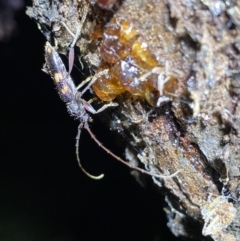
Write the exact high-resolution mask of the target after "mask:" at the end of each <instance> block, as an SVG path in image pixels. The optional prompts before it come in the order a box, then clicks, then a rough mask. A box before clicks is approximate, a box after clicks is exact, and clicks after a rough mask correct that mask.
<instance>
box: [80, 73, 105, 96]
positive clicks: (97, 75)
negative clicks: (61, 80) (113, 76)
mask: <svg viewBox="0 0 240 241" xmlns="http://www.w3.org/2000/svg"><path fill="white" fill-rule="evenodd" d="M107 73H108V69H105V70H102V71H100V72H98V73H97V74H95V75H94V76H93V77H92V79H91V78H90V79H91V81H90V83H89V84H88V85H87V86H86V87H85V88H84V89H83V91H81V93H82V95H83V94H84V93H85V92H86V91H87V90H88V89H89V88H90V86H92V85H93V84H94V82H95V81H96V80H97V79H98V77H100V76H101V75H104V74H107ZM86 83H87V82H86ZM84 84H85V83H84Z"/></svg>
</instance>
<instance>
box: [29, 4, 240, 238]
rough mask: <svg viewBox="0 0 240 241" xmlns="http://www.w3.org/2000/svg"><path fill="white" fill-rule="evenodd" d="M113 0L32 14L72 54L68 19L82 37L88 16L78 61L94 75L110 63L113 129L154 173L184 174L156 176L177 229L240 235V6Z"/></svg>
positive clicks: (102, 90) (36, 9) (103, 89)
mask: <svg viewBox="0 0 240 241" xmlns="http://www.w3.org/2000/svg"><path fill="white" fill-rule="evenodd" d="M99 2H100V1H99ZM111 2H113V4H112V5H111V4H109V5H104V4H103V5H98V4H97V3H96V2H94V1H87V0H79V1H77V0H72V1H71V0H65V1H58V0H52V1H49V0H33V5H32V7H29V8H28V9H27V14H28V15H29V16H30V17H31V18H34V19H35V20H36V21H37V22H38V25H39V28H40V30H41V31H42V32H43V34H44V35H45V36H46V39H47V40H48V41H50V40H54V43H55V45H56V47H57V50H58V52H60V53H65V54H66V52H67V50H68V48H69V46H70V45H71V43H72V40H73V36H71V34H69V31H67V29H66V27H65V26H64V24H65V25H66V26H67V27H68V28H69V29H70V30H71V32H72V33H76V31H77V27H78V25H79V24H80V21H81V19H82V16H83V15H84V13H86V12H87V18H86V20H85V21H84V22H83V26H82V29H81V36H80V37H79V39H78V41H77V42H76V46H77V47H78V48H79V50H80V54H79V56H78V57H79V59H80V58H82V59H83V60H84V62H86V63H87V64H88V66H89V69H90V71H91V72H99V71H100V70H102V69H109V75H108V76H106V77H104V78H102V79H101V80H99V81H98V82H97V83H96V84H94V86H93V89H94V91H95V93H96V94H97V96H98V97H99V98H100V99H102V100H105V101H111V100H112V99H115V100H114V101H116V102H117V103H118V104H119V106H120V109H121V111H119V110H118V111H115V113H114V116H115V117H114V119H113V120H112V123H111V127H112V129H115V130H117V131H118V132H119V133H124V135H127V136H128V137H129V138H131V141H130V142H129V144H130V145H132V147H134V148H135V149H138V150H142V152H141V154H138V159H139V160H140V162H142V163H143V164H144V165H145V169H146V170H148V171H150V172H154V173H157V174H160V175H165V176H169V175H171V174H173V173H175V172H177V171H179V173H177V174H176V176H174V177H171V178H167V177H166V178H156V177H153V180H154V182H155V184H156V185H157V186H159V188H160V189H161V190H163V193H164V195H165V201H166V204H165V205H166V208H165V211H166V214H167V217H168V220H169V221H168V226H169V228H170V229H171V231H172V232H173V234H174V235H175V236H183V237H186V238H189V239H193V240H205V239H206V240H207V239H208V236H211V238H212V239H213V240H216V241H217V240H221V241H223V240H224V241H225V240H240V235H239V233H240V232H239V231H240V220H239V216H240V213H239V212H240V208H239V200H238V199H239V194H240V186H239V176H240V171H239V167H240V161H239V160H240V156H239V155H240V138H239V137H240V136H239V127H240V121H239V120H240V118H239V116H240V105H239V101H238V100H239V94H240V71H239V70H238V68H239V65H240V3H239V2H238V1H228V2H226V1H221V0H206V1H203V0H202V1H200V0H188V1H186V0H123V1H111ZM101 7H105V8H108V9H103V8H101ZM63 23H64V24H63ZM126 76H127V77H126ZM121 81H122V82H121ZM123 81H125V82H124V84H123ZM134 81H135V82H134ZM101 83H103V84H104V86H101ZM129 155H130V154H127V155H126V157H127V158H128V159H131V158H130V157H129ZM202 235H203V236H202Z"/></svg>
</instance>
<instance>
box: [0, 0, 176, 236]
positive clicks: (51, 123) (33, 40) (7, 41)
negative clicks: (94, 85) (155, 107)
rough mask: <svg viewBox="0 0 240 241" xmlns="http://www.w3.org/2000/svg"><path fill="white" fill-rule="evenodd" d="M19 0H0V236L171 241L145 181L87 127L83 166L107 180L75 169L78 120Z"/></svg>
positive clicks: (103, 135)
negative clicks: (64, 100)
mask: <svg viewBox="0 0 240 241" xmlns="http://www.w3.org/2000/svg"><path fill="white" fill-rule="evenodd" d="M30 3H31V2H30ZM30 3H29V2H28V4H30ZM25 4H26V3H23V2H21V0H18V1H17V0H12V1H3V0H0V10H1V11H0V16H1V17H0V22H1V24H0V103H1V104H0V111H1V112H0V113H1V117H0V160H1V161H0V240H1V241H13V240H20V241H22V240H23V241H27V240H34V241H38V240H44V241H50V240H51V241H75V240H81V241H84V240H88V241H89V240H98V241H102V240H114V241H118V240H125V241H126V240H131V241H135V240H137V241H157V240H170V239H172V240H173V239H174V237H173V235H172V234H171V233H170V231H169V230H168V229H167V227H166V223H167V220H166V217H165V213H163V211H162V207H161V196H160V195H159V194H158V193H157V189H156V188H154V184H152V183H153V182H152V180H151V178H150V177H145V178H146V186H145V188H143V187H141V186H140V185H139V184H138V183H137V182H136V180H135V179H134V178H133V177H132V176H131V175H130V169H128V168H127V167H125V166H123V165H122V164H120V163H119V162H117V161H116V160H114V159H113V158H112V157H110V156H109V155H108V154H106V153H105V152H104V151H103V150H101V149H100V148H99V147H98V146H97V145H96V143H94V141H93V140H91V138H90V136H89V135H88V133H87V132H85V131H84V132H83V134H82V136H81V140H80V157H81V160H82V163H83V166H84V167H85V168H86V169H87V170H88V171H89V172H90V173H92V174H95V175H98V174H101V173H104V174H105V178H104V179H103V180H100V181H94V180H91V179H89V178H88V177H86V176H85V175H84V174H83V173H82V172H81V171H80V169H79V167H78V164H77V161H76V158H75V136H76V133H77V126H78V122H77V121H74V119H73V118H71V117H70V116H69V115H68V113H67V111H66V107H65V105H64V104H63V103H62V102H61V100H60V99H59V96H58V94H57V93H56V90H55V89H54V84H53V82H52V80H51V79H50V77H49V76H48V75H47V74H45V73H43V72H42V71H41V68H42V65H43V63H44V56H43V48H44V43H45V39H44V36H43V35H42V34H41V33H40V32H39V31H38V29H37V25H36V23H35V22H34V21H33V20H31V19H30V18H29V17H28V16H26V15H25ZM79 76H81V75H80V74H79ZM93 118H94V123H93V124H92V125H91V126H92V131H93V132H94V133H95V134H96V136H97V137H98V139H99V140H100V141H101V142H103V143H104V144H105V145H106V146H108V147H109V148H110V149H111V150H113V152H114V153H116V154H118V155H122V153H123V150H122V149H121V148H118V146H117V145H116V143H114V139H115V137H114V135H113V134H112V132H110V131H109V130H108V128H107V127H106V126H105V125H104V124H103V123H102V122H100V121H99V119H98V117H97V116H94V117H93Z"/></svg>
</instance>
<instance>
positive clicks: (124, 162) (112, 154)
mask: <svg viewBox="0 0 240 241" xmlns="http://www.w3.org/2000/svg"><path fill="white" fill-rule="evenodd" d="M84 128H85V129H86V130H87V131H88V133H89V134H90V136H91V137H92V139H93V140H94V141H95V142H96V143H97V144H98V145H99V146H100V147H101V148H102V149H103V150H105V151H106V152H107V153H108V154H110V155H111V156H113V157H114V158H115V159H117V160H118V161H120V162H121V163H123V164H124V165H126V166H128V167H130V168H133V169H135V170H138V171H140V172H141V173H145V174H147V175H150V176H153V177H158V178H173V177H175V176H176V175H177V174H178V173H179V172H180V171H181V170H178V171H176V172H174V173H173V174H171V175H159V174H155V173H151V172H148V171H146V170H144V169H141V168H139V167H133V166H131V164H130V163H128V162H126V161H124V160H123V159H122V158H120V157H119V156H117V155H115V154H114V153H112V152H111V151H110V150H109V149H107V148H106V147H105V146H104V145H103V144H102V143H101V142H100V141H99V140H98V139H97V138H96V137H95V136H94V134H93V133H92V131H91V130H90V128H89V125H88V123H87V122H85V123H84Z"/></svg>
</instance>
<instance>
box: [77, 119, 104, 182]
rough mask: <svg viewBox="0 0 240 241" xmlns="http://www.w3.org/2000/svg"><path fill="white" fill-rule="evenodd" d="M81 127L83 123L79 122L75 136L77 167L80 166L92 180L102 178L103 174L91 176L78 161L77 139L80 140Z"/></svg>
mask: <svg viewBox="0 0 240 241" xmlns="http://www.w3.org/2000/svg"><path fill="white" fill-rule="evenodd" d="M82 127H83V123H81V124H80V125H79V126H78V133H77V136H76V156H77V161H78V165H79V167H80V168H81V170H82V171H83V172H84V173H85V174H86V175H87V176H88V177H90V178H92V179H94V180H99V179H102V178H103V177H104V174H101V175H99V176H93V175H91V174H90V173H88V172H87V171H86V170H85V169H84V168H83V166H82V164H81V161H80V157H79V140H80V135H81V130H82Z"/></svg>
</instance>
